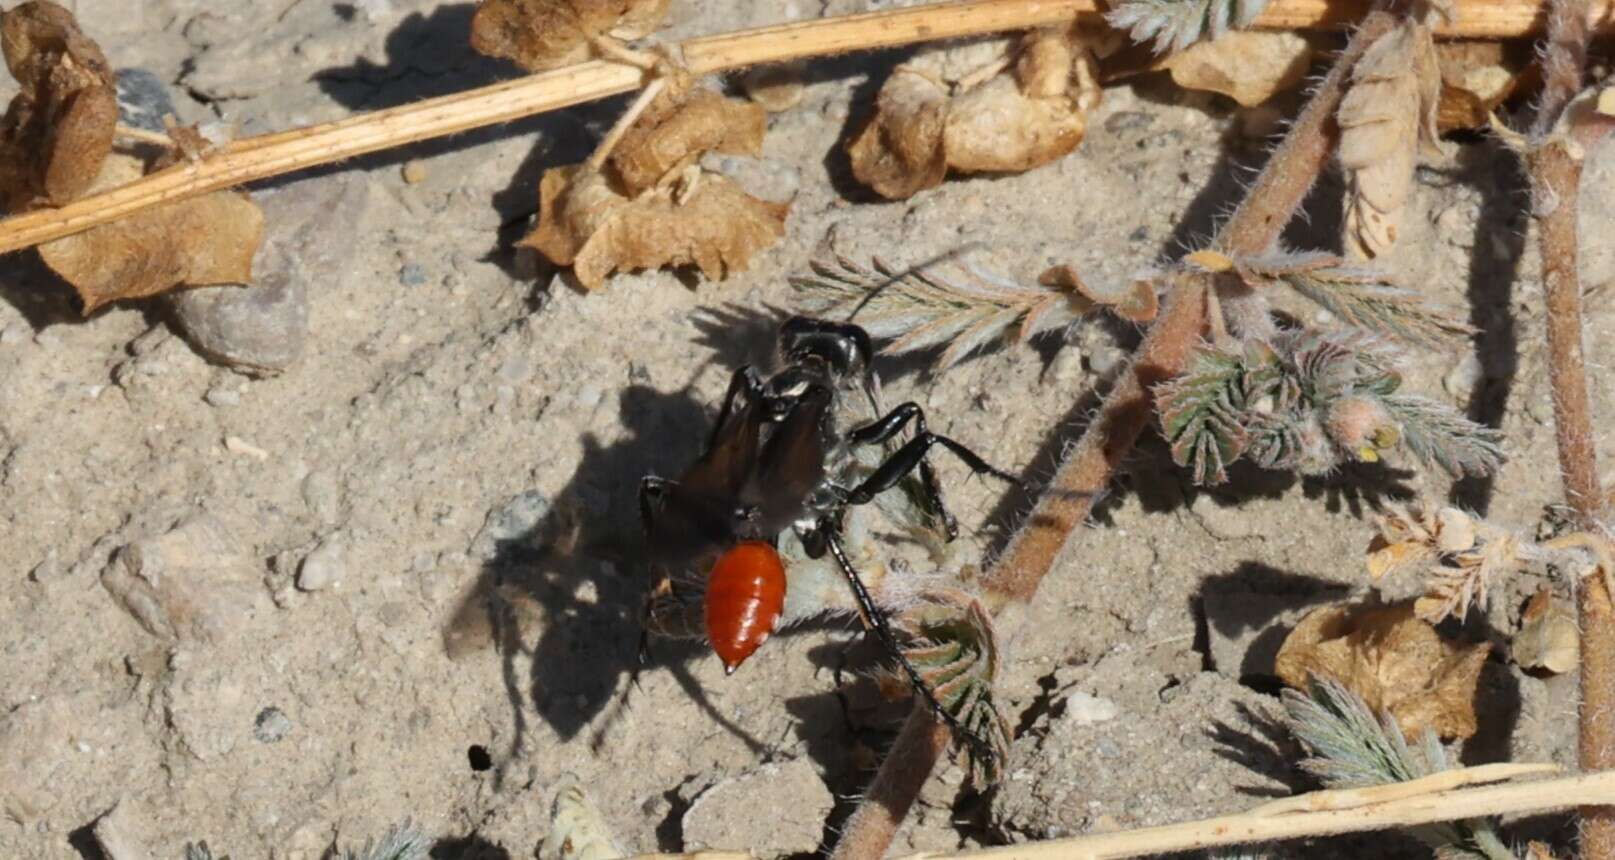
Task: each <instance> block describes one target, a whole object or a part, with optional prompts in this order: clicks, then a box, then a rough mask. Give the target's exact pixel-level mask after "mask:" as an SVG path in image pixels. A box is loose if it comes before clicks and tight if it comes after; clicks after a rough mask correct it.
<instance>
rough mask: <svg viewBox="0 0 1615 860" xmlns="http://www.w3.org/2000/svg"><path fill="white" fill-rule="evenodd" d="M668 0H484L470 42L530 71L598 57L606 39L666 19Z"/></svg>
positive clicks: (635, 34) (640, 33) (644, 31)
mask: <svg viewBox="0 0 1615 860" xmlns="http://www.w3.org/2000/svg"><path fill="white" fill-rule="evenodd" d="M668 5H669V0H483V2H482V3H480V4H478V6H477V11H476V14H475V16H473V17H472V19H471V46H472V47H473V48H475V49H477V50H478V51H480V52H482V53H484V54H487V55H488V56H490V57H500V58H503V59H506V60H510V61H512V62H514V63H516V64H517V65H519V66H521V67H522V68H524V69H526V70H528V71H530V72H542V71H547V70H549V69H555V68H560V67H561V66H568V65H572V64H573V63H581V62H583V61H584V60H593V59H597V58H599V57H601V56H603V55H605V54H606V52H609V51H610V50H611V48H610V46H609V45H607V44H606V43H607V41H608V40H611V41H617V42H626V41H632V40H634V39H640V38H644V37H645V36H649V35H650V34H651V33H653V32H655V31H656V28H657V27H659V26H661V24H662V19H663V18H665V17H667V7H668Z"/></svg>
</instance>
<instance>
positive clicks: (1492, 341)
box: [1421, 142, 1531, 516]
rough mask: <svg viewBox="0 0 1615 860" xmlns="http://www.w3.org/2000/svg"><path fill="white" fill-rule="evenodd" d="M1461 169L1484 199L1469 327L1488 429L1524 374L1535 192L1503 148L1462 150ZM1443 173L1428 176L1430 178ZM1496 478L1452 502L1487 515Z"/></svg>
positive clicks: (1460, 179) (1479, 408)
mask: <svg viewBox="0 0 1615 860" xmlns="http://www.w3.org/2000/svg"><path fill="white" fill-rule="evenodd" d="M1460 152H1461V161H1460V166H1459V169H1458V170H1457V171H1456V172H1455V173H1453V174H1451V176H1450V181H1452V182H1455V183H1463V184H1468V185H1470V186H1472V187H1473V188H1474V189H1475V190H1476V191H1477V192H1479V195H1480V212H1479V213H1478V214H1477V216H1476V218H1475V237H1474V244H1473V245H1472V246H1471V247H1470V251H1469V273H1468V281H1469V284H1468V292H1469V324H1470V325H1471V326H1474V327H1475V329H1476V330H1477V334H1476V335H1475V337H1474V341H1473V343H1474V351H1475V357H1476V359H1478V360H1479V361H1480V369H1481V373H1480V378H1479V379H1478V380H1476V382H1475V387H1474V388H1473V389H1472V390H1471V391H1470V394H1469V402H1468V404H1467V405H1466V406H1467V412H1468V414H1469V418H1470V420H1472V421H1475V422H1477V423H1479V424H1483V425H1485V426H1487V427H1498V426H1501V425H1502V423H1503V414H1504V412H1505V410H1506V409H1507V408H1508V398H1509V394H1510V393H1511V392H1512V391H1513V388H1514V381H1515V377H1516V376H1517V375H1518V373H1519V363H1520V338H1519V323H1518V321H1517V319H1516V318H1515V313H1514V284H1515V282H1516V281H1518V280H1519V270H1520V259H1521V257H1523V256H1524V254H1525V239H1526V235H1527V230H1526V227H1527V223H1526V221H1527V218H1528V217H1529V212H1530V208H1531V207H1530V189H1529V187H1528V185H1527V182H1526V179H1525V176H1524V175H1523V174H1522V173H1521V172H1520V169H1519V164H1518V162H1517V160H1516V159H1515V158H1513V157H1511V156H1510V155H1509V153H1508V152H1507V151H1506V150H1505V149H1504V148H1503V147H1502V146H1501V145H1500V144H1497V143H1490V142H1488V143H1485V144H1482V145H1479V146H1473V147H1466V148H1465V149H1463V150H1461V151H1460ZM1426 175H1431V176H1439V175H1440V174H1436V173H1434V172H1433V171H1427V172H1425V173H1422V174H1421V177H1422V176H1426ZM1495 484H1496V478H1495V476H1491V475H1487V476H1480V477H1467V478H1463V479H1462V480H1459V481H1457V482H1456V483H1454V484H1453V487H1452V491H1451V493H1450V495H1449V499H1450V501H1451V502H1452V503H1453V504H1455V505H1458V506H1459V507H1462V508H1466V509H1468V510H1472V511H1475V512H1476V513H1479V514H1480V515H1481V516H1485V515H1486V511H1487V509H1488V508H1489V507H1491V501H1492V493H1493V491H1494V489H1495Z"/></svg>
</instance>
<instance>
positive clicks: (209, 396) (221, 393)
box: [202, 388, 241, 409]
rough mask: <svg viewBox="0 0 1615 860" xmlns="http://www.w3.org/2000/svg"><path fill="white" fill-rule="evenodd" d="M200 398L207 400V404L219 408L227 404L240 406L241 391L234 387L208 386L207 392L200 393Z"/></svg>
mask: <svg viewBox="0 0 1615 860" xmlns="http://www.w3.org/2000/svg"><path fill="white" fill-rule="evenodd" d="M202 399H203V400H205V401H207V405H209V406H217V407H219V408H221V409H222V408H225V407H228V406H240V405H241V392H239V391H237V390H235V389H234V388H209V389H208V390H207V393H206V394H204V395H202Z"/></svg>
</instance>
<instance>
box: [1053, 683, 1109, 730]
mask: <svg viewBox="0 0 1615 860" xmlns="http://www.w3.org/2000/svg"><path fill="white" fill-rule="evenodd" d="M1120 713H1121V710H1120V709H1119V708H1117V707H1116V703H1115V702H1112V701H1111V700H1109V699H1104V698H1100V697H1099V696H1095V695H1092V694H1091V693H1084V692H1082V691H1080V690H1079V691H1077V692H1075V693H1072V694H1071V695H1069V696H1066V697H1065V719H1067V720H1070V721H1071V722H1073V723H1076V724H1077V725H1079V726H1091V725H1093V724H1094V723H1103V722H1105V721H1107V720H1113V719H1115V718H1116V715H1117V714H1120Z"/></svg>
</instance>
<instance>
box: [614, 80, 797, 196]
mask: <svg viewBox="0 0 1615 860" xmlns="http://www.w3.org/2000/svg"><path fill="white" fill-rule="evenodd" d="M767 130H768V114H767V112H766V111H765V110H764V109H763V108H762V106H760V105H757V104H753V103H751V102H747V101H745V100H743V99H732V98H727V97H725V96H722V95H720V94H718V93H715V92H713V91H711V90H707V89H695V90H687V91H685V92H684V93H680V94H675V95H670V96H669V97H667V98H662V99H657V100H656V102H655V103H654V104H652V105H651V107H650V108H649V109H647V110H646V111H645V114H644V115H643V116H641V117H640V119H639V121H638V122H636V123H634V126H633V127H632V128H630V129H629V130H628V131H627V133H626V134H624V135H623V136H622V140H621V141H619V142H618V143H617V148H616V149H614V150H612V153H611V165H612V167H613V168H615V169H616V171H617V176H618V178H620V179H621V180H622V184H623V188H624V189H625V190H626V191H627V192H628V193H629V194H638V193H639V192H641V191H644V190H645V189H647V188H650V187H651V186H653V185H656V184H658V183H660V182H662V181H663V180H664V179H666V178H668V177H669V176H671V175H672V174H675V173H677V172H679V171H682V170H683V169H684V168H685V167H687V166H689V165H690V164H692V163H694V162H695V160H696V159H698V158H700V157H701V156H702V155H703V154H704V153H707V152H711V151H717V152H727V153H732V154H735V155H758V154H760V153H761V152H762V151H763V134H764V132H766V131H767Z"/></svg>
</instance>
